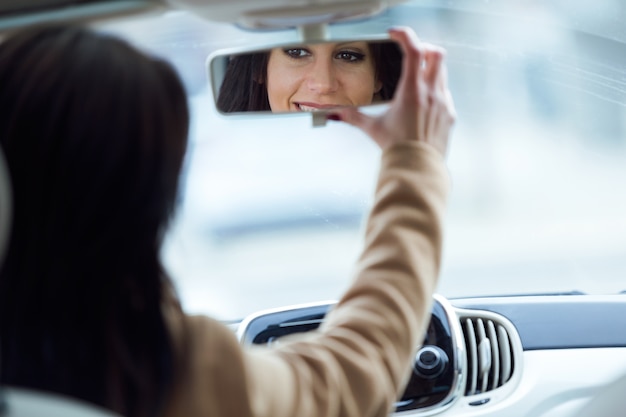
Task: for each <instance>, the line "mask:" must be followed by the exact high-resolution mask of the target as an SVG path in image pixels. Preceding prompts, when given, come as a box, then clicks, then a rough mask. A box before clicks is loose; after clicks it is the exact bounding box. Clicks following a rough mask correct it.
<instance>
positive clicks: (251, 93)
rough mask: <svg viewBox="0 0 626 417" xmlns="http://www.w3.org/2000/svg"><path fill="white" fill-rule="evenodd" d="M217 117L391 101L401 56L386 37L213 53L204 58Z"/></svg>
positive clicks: (314, 109) (323, 110) (398, 73)
mask: <svg viewBox="0 0 626 417" xmlns="http://www.w3.org/2000/svg"><path fill="white" fill-rule="evenodd" d="M207 67H208V71H209V80H210V81H211V88H212V91H213V97H214V99H215V105H216V108H217V109H218V111H219V112H220V113H223V114H229V113H242V112H272V113H282V112H327V111H329V110H330V109H332V108H337V107H345V106H359V107H361V106H366V105H370V104H380V103H384V102H386V101H389V100H391V98H392V97H393V94H394V92H395V90H396V86H397V83H398V79H399V78H400V72H401V68H402V52H401V50H400V47H399V46H398V44H397V43H396V42H394V41H391V40H389V39H374V40H372V39H369V40H363V39H356V40H355V39H348V40H333V41H329V42H317V43H300V44H298V43H291V44H282V45H275V46H273V47H271V48H267V49H256V50H250V49H248V50H241V49H239V50H229V51H217V52H216V53H214V54H212V55H211V56H210V57H209V59H208V60H207Z"/></svg>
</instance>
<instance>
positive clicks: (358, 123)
mask: <svg viewBox="0 0 626 417" xmlns="http://www.w3.org/2000/svg"><path fill="white" fill-rule="evenodd" d="M333 113H334V115H335V116H336V118H337V119H339V120H341V121H342V122H345V123H347V124H349V125H352V126H354V127H357V128H359V129H361V130H362V131H364V132H365V133H367V134H370V132H371V129H372V126H373V124H374V119H373V118H372V117H370V116H368V115H366V114H363V113H361V112H360V111H359V110H358V109H357V108H356V107H346V108H343V109H339V110H337V111H335V112H333Z"/></svg>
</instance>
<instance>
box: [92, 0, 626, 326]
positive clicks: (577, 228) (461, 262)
mask: <svg viewBox="0 0 626 417" xmlns="http://www.w3.org/2000/svg"><path fill="white" fill-rule="evenodd" d="M624 21H626V5H625V3H624V2H623V1H621V0H598V1H596V2H594V5H593V7H592V8H590V7H589V3H588V2H587V1H582V0H577V1H571V0H568V1H565V0H550V1H545V0H541V1H538V0H537V1H528V0H507V1H483V0H472V1H467V0H458V1H457V0H453V1H447V2H445V3H444V4H442V2H437V1H409V2H407V3H406V4H402V5H400V6H397V7H395V8H393V9H391V10H388V11H386V12H385V13H384V14H382V15H380V16H378V17H376V18H374V19H370V20H366V21H360V22H356V23H350V24H341V25H335V26H333V27H332V28H331V30H330V33H331V37H332V36H348V35H351V34H352V35H372V34H381V33H384V32H385V31H386V29H387V28H389V27H390V26H398V25H403V26H411V27H412V28H413V29H414V30H415V31H416V32H417V34H418V35H419V37H420V38H421V39H422V40H424V41H428V42H432V43H436V44H439V45H441V46H443V47H445V48H446V50H447V63H448V69H449V80H450V88H451V90H452V93H453V95H454V99H455V103H456V106H457V112H458V120H457V123H456V126H455V129H454V132H453V137H452V138H453V139H452V145H451V151H450V153H449V155H448V166H449V170H450V173H451V179H452V180H451V182H452V191H451V194H450V205H449V208H448V211H447V215H446V236H445V238H446V240H445V246H444V259H443V264H442V275H441V279H440V283H439V288H438V292H439V293H441V294H443V295H444V296H447V297H461V296H478V295H503V294H511V295H513V294H537V293H539V294H540V293H548V292H550V293H553V292H572V291H580V292H587V293H617V292H620V291H622V290H624V289H626V278H625V277H626V214H625V213H626V192H624V191H623V190H624V184H626V163H625V162H626V159H625V157H626V53H624V51H625V50H626V49H625V42H626V29H625V28H626V26H625V25H624ZM100 28H101V29H102V30H105V31H110V32H113V33H115V34H118V35H120V36H122V37H124V38H126V39H129V40H130V41H131V42H133V43H135V44H136V45H138V46H139V47H141V48H143V49H145V50H147V51H149V52H151V53H153V54H157V55H160V56H163V57H165V58H166V59H168V60H169V61H171V62H172V63H173V64H174V65H175V66H176V68H177V69H178V71H179V73H180V75H181V77H182V78H183V79H184V82H185V85H186V87H187V91H188V94H189V102H190V105H191V108H192V129H191V136H190V150H189V154H188V159H187V165H186V169H185V175H184V178H183V179H182V183H181V185H182V190H181V203H180V207H179V210H178V213H177V216H176V218H175V219H174V220H173V223H172V228H171V231H170V233H169V235H168V239H167V242H166V245H165V247H164V250H163V259H164V262H165V264H166V267H167V269H168V271H169V272H170V274H171V276H172V277H173V279H174V281H175V283H176V285H177V288H178V291H179V294H180V296H181V299H182V301H183V305H184V307H185V308H186V309H187V310H188V311H190V312H199V313H205V314H210V315H212V316H214V317H217V318H218V319H222V320H237V319H241V318H242V317H244V316H246V315H247V314H250V313H253V312H256V311H258V310H263V309H268V308H277V307H281V306H287V305H294V304H299V303H309V302H316V301H324V300H333V299H337V298H338V297H339V296H340V295H341V293H342V291H343V290H344V289H345V288H346V287H347V285H348V283H349V282H350V280H351V278H352V276H351V274H352V268H353V265H354V263H355V260H356V258H357V256H358V254H359V250H360V247H361V243H362V233H363V228H362V226H363V224H364V221H365V218H366V216H367V212H368V209H369V207H370V204H371V198H372V193H373V188H374V184H375V181H376V174H377V168H378V161H379V151H378V149H377V148H376V146H374V145H373V144H372V143H371V141H370V140H369V139H368V138H367V137H366V136H365V135H363V134H362V133H360V132H359V131H357V130H356V129H354V128H351V127H348V126H344V125H342V124H340V123H332V124H330V125H329V126H327V127H326V128H322V129H319V128H313V127H312V126H311V120H310V118H308V117H291V116H286V117H281V118H276V117H256V118H255V117H251V116H247V117H245V118H244V117H237V116H235V117H223V116H220V115H218V114H216V112H215V109H214V106H213V104H212V103H213V102H212V99H211V97H210V96H209V90H208V85H207V76H206V69H205V60H206V57H207V56H208V55H209V54H210V53H211V52H213V51H214V50H216V49H220V48H231V47H236V46H249V45H251V44H259V45H267V44H268V43H269V42H275V41H281V42H284V41H286V40H288V39H293V40H297V39H298V38H297V34H296V31H295V30H293V31H281V32H261V33H258V32H248V31H243V30H240V29H238V28H236V27H234V26H231V25H227V24H216V23H211V22H207V21H203V20H201V19H199V18H197V17H194V16H191V15H189V14H187V13H184V12H170V13H167V14H165V15H155V16H150V17H147V18H145V17H144V18H141V19H138V18H133V19H126V20H123V21H119V20H118V21H111V22H109V23H105V24H101V25H100ZM382 110H384V106H382V108H381V107H380V106H379V107H374V108H371V109H370V110H369V111H371V112H377V111H382Z"/></svg>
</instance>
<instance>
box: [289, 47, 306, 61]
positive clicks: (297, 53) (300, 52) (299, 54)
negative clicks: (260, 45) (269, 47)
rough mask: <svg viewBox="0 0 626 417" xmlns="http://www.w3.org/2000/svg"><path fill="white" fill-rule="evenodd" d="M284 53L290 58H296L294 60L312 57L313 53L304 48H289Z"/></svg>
mask: <svg viewBox="0 0 626 417" xmlns="http://www.w3.org/2000/svg"><path fill="white" fill-rule="evenodd" d="M283 52H284V53H285V55H287V56H288V57H289V58H294V59H298V58H304V57H305V56H309V55H311V53H310V52H309V51H308V50H306V49H304V48H287V49H283Z"/></svg>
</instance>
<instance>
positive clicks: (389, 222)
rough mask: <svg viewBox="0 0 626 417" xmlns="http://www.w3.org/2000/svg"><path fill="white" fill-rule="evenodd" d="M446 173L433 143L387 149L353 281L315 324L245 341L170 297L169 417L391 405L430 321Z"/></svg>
mask: <svg viewBox="0 0 626 417" xmlns="http://www.w3.org/2000/svg"><path fill="white" fill-rule="evenodd" d="M447 178H448V176H447V171H446V169H445V166H444V163H443V158H442V157H441V155H439V153H438V152H437V151H436V150H434V148H432V147H430V146H429V145H425V144H419V143H414V142H410V143H409V142H406V143H403V144H401V145H395V146H393V147H392V148H390V149H388V150H387V151H385V152H384V153H383V156H382V162H381V169H380V176H379V180H378V185H377V188H376V197H375V202H374V206H373V208H372V212H371V214H370V217H369V220H368V223H367V229H366V235H365V245H364V249H363V253H362V255H361V257H360V259H359V261H358V263H357V266H356V274H355V281H354V282H353V284H352V286H351V287H350V288H349V289H348V291H347V292H346V294H345V295H344V296H343V297H342V299H341V300H340V301H339V303H338V304H337V305H336V306H335V307H334V309H333V311H332V312H330V313H329V314H328V315H327V317H326V319H325V321H324V323H323V325H322V326H321V327H320V328H319V329H318V330H317V331H313V332H309V333H306V334H301V335H299V336H296V337H293V338H292V339H291V340H289V341H288V342H285V343H282V340H283V339H281V344H280V345H278V346H277V347H272V348H267V347H255V348H242V347H241V346H240V345H239V344H238V341H237V340H236V338H235V336H234V334H233V333H232V331H231V330H229V329H228V328H226V327H225V326H223V325H222V324H220V323H219V322H217V321H215V320H212V319H210V318H207V317H201V316H187V315H185V314H183V313H182V311H181V310H180V308H178V307H176V306H175V305H171V306H168V307H166V308H167V310H166V311H167V317H168V319H169V320H170V326H171V329H172V337H173V339H174V343H175V348H176V351H177V358H176V360H177V361H178V364H177V365H178V366H177V370H178V371H179V373H178V375H177V381H176V384H175V390H174V392H173V393H172V396H171V398H170V399H169V401H168V406H167V410H166V416H167V417H174V416H180V417H183V416H184V417H194V416H229V417H230V416H233V417H234V416H237V417H246V416H259V417H260V416H268V417H270V416H271V417H282V416H285V417H287V416H288V417H307V416H311V417H313V416H315V417H325V416H354V417H368V416H385V415H387V414H388V413H389V412H390V411H391V410H392V406H393V403H394V401H396V399H397V398H398V396H399V395H400V394H401V393H402V391H403V388H404V384H405V383H406V382H407V381H408V377H409V375H410V370H411V363H412V359H413V356H414V354H415V352H416V350H417V348H418V347H419V344H420V343H421V342H422V341H423V338H424V332H425V330H426V326H427V325H428V321H429V319H430V314H429V313H430V309H431V306H432V294H433V292H434V290H435V287H436V283H437V276H438V272H439V263H440V258H441V240H442V215H443V211H444V206H445V199H446V194H447V189H448V179H447Z"/></svg>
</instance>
